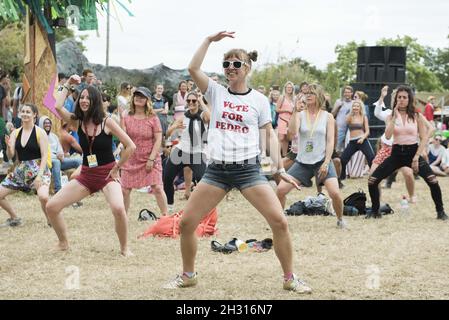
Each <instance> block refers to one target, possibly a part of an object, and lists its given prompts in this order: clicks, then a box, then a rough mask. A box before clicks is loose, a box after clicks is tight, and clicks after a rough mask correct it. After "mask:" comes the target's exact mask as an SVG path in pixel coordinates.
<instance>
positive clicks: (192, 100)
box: [186, 99, 198, 104]
mask: <svg viewBox="0 0 449 320" xmlns="http://www.w3.org/2000/svg"><path fill="white" fill-rule="evenodd" d="M186 102H187V104H191V103H197V102H198V100H197V99H187V100H186Z"/></svg>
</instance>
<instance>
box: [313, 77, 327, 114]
mask: <svg viewBox="0 0 449 320" xmlns="http://www.w3.org/2000/svg"><path fill="white" fill-rule="evenodd" d="M309 92H311V93H313V94H315V96H316V101H317V104H318V107H319V108H320V109H323V110H326V97H325V96H324V89H323V87H322V86H321V85H319V84H317V83H312V84H309Z"/></svg>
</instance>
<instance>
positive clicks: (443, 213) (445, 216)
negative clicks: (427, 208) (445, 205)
mask: <svg viewBox="0 0 449 320" xmlns="http://www.w3.org/2000/svg"><path fill="white" fill-rule="evenodd" d="M437 219H440V220H447V219H448V216H447V215H446V213H445V212H444V211H440V212H438V214H437Z"/></svg>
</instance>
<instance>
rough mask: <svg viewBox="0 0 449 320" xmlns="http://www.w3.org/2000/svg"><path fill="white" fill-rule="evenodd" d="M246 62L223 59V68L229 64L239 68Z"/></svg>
mask: <svg viewBox="0 0 449 320" xmlns="http://www.w3.org/2000/svg"><path fill="white" fill-rule="evenodd" d="M244 64H246V62H244V61H239V60H237V61H223V68H225V69H227V68H229V67H230V66H231V65H232V66H233V67H234V69H240V68H241V67H242V66H243V65H244Z"/></svg>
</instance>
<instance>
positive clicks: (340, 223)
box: [337, 219, 348, 229]
mask: <svg viewBox="0 0 449 320" xmlns="http://www.w3.org/2000/svg"><path fill="white" fill-rule="evenodd" d="M337 228H338V229H347V228H348V225H347V224H346V221H345V220H343V219H341V220H337Z"/></svg>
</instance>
